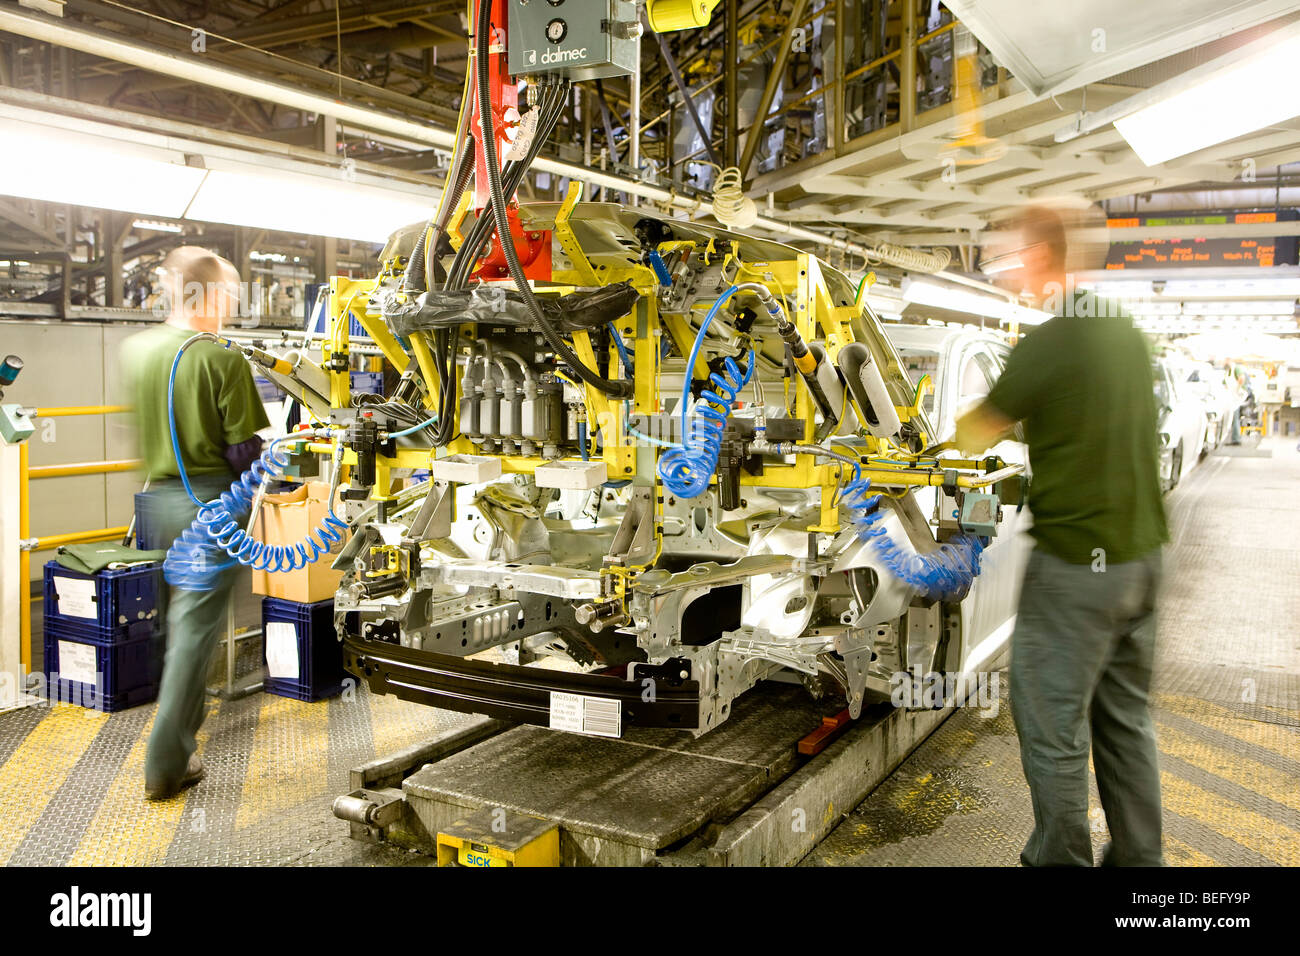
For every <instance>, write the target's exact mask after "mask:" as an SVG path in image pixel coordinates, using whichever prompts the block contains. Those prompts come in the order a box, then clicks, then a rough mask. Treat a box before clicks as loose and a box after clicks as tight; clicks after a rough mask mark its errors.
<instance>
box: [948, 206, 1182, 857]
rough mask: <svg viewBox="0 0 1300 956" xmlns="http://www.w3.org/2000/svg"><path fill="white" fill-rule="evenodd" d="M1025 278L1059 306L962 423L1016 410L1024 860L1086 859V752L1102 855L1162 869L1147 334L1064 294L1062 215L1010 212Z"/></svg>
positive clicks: (982, 430)
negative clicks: (1102, 816)
mask: <svg viewBox="0 0 1300 956" xmlns="http://www.w3.org/2000/svg"><path fill="white" fill-rule="evenodd" d="M1018 227H1019V243H1020V248H1019V249H1018V250H1017V256H1018V258H1019V260H1020V263H1021V266H1022V268H1021V274H1020V278H1021V279H1023V281H1024V288H1025V290H1026V292H1027V293H1028V294H1029V295H1030V296H1031V297H1033V298H1035V299H1036V300H1037V301H1038V302H1039V303H1040V304H1041V305H1042V306H1043V308H1044V309H1045V310H1046V311H1049V312H1053V313H1055V317H1054V318H1052V319H1049V320H1048V321H1046V322H1044V323H1043V324H1042V325H1040V326H1037V327H1036V328H1033V329H1031V330H1030V331H1029V333H1028V334H1027V335H1026V336H1025V337H1024V339H1023V340H1022V341H1021V342H1020V343H1019V344H1018V345H1016V347H1015V348H1014V349H1013V350H1012V352H1011V355H1010V357H1009V358H1008V360H1007V366H1006V370H1005V371H1004V372H1003V373H1002V376H1001V378H1000V379H999V381H998V382H997V384H996V385H994V387H993V389H992V390H991V391H990V393H989V395H988V396H987V398H986V400H985V401H984V402H983V403H982V404H981V405H979V406H977V407H976V408H975V409H973V410H972V411H971V412H969V413H968V414H966V415H964V416H963V417H962V418H961V419H960V420H959V421H958V423H957V436H956V441H957V445H958V447H960V448H961V449H962V451H964V452H968V453H971V454H977V453H979V452H981V451H983V450H984V449H986V448H988V447H989V446H990V445H992V444H994V443H995V442H996V441H998V440H999V439H1000V438H1001V437H1002V436H1004V435H1006V434H1008V433H1009V432H1010V431H1011V430H1012V429H1013V428H1014V427H1015V425H1016V424H1017V423H1019V422H1023V423H1024V430H1025V440H1026V442H1027V443H1028V446H1029V462H1030V466H1031V469H1032V473H1033V474H1032V479H1031V482H1030V486H1029V508H1030V510H1031V512H1032V513H1033V520H1034V524H1033V529H1032V530H1031V532H1030V533H1031V534H1032V535H1033V537H1034V539H1035V548H1034V551H1033V553H1032V554H1031V556H1030V559H1029V564H1028V567H1027V568H1026V571H1025V578H1024V583H1023V586H1022V589H1021V596H1020V605H1019V609H1018V613H1017V617H1016V625H1015V632H1014V634H1013V636H1012V640H1011V672H1010V678H1011V707H1012V714H1013V716H1014V718H1015V724H1016V731H1017V733H1018V735H1019V738H1020V752H1021V763H1022V765H1023V767H1024V771H1025V778H1026V780H1027V781H1028V783H1029V790H1030V795H1031V797H1032V800H1033V809H1034V829H1033V832H1032V834H1031V835H1030V837H1029V840H1028V842H1027V844H1026V846H1025V848H1024V851H1023V852H1022V853H1021V856H1020V859H1021V862H1023V863H1024V864H1026V865H1029V866H1053V865H1056V866H1091V865H1092V864H1093V850H1092V845H1091V839H1090V831H1089V820H1088V754H1089V745H1090V744H1091V750H1092V760H1093V764H1094V766H1095V769H1096V774H1097V788H1098V791H1099V792H1100V795H1101V802H1102V807H1103V809H1104V810H1105V812H1106V822H1107V825H1108V828H1109V830H1110V836H1111V842H1110V843H1109V845H1108V846H1107V847H1106V848H1105V850H1104V853H1103V858H1102V862H1103V863H1104V864H1111V865H1127V866H1159V865H1161V863H1162V853H1161V817H1160V777H1159V771H1158V768H1157V765H1156V743H1155V735H1154V732H1153V729H1152V723H1151V715H1150V712H1149V709H1148V693H1149V689H1150V684H1151V669H1152V657H1153V653H1154V648H1155V631H1156V590H1157V585H1158V582H1159V579H1160V552H1161V545H1162V544H1163V543H1164V542H1165V541H1166V540H1168V537H1169V535H1168V531H1167V528H1166V524H1165V511H1164V504H1163V501H1162V499H1161V488H1160V470H1159V454H1160V452H1159V441H1158V438H1157V419H1156V415H1157V412H1156V403H1155V398H1154V393H1153V380H1152V366H1151V357H1150V354H1149V351H1148V347H1147V344H1146V340H1145V339H1144V337H1143V335H1142V333H1141V332H1139V331H1138V330H1137V329H1135V328H1134V326H1133V323H1132V321H1131V319H1130V318H1129V317H1128V316H1127V315H1125V314H1124V313H1123V311H1122V310H1121V309H1120V308H1119V307H1118V306H1117V305H1116V304H1115V303H1113V302H1110V301H1108V300H1104V299H1098V298H1096V297H1095V296H1094V295H1092V294H1091V293H1087V292H1083V293H1077V294H1075V293H1070V292H1068V291H1067V290H1069V288H1070V287H1069V285H1068V284H1067V281H1066V272H1065V262H1066V251H1067V250H1066V237H1065V228H1064V226H1063V224H1062V221H1061V218H1060V217H1059V216H1058V215H1057V214H1056V213H1054V212H1052V211H1051V210H1047V209H1032V210H1029V211H1028V212H1026V213H1025V214H1024V215H1023V216H1022V217H1021V219H1020V221H1019V223H1018Z"/></svg>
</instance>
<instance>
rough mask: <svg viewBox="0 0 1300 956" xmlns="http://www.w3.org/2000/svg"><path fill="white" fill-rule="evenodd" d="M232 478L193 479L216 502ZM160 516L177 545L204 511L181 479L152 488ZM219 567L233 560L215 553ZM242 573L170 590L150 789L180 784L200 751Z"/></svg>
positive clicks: (232, 571) (149, 757)
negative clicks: (216, 654)
mask: <svg viewBox="0 0 1300 956" xmlns="http://www.w3.org/2000/svg"><path fill="white" fill-rule="evenodd" d="M231 481H232V478H231V477H230V476H220V477H218V476H206V475H205V476H196V477H194V478H191V479H190V483H191V485H192V486H193V487H194V493H195V495H197V496H198V497H199V498H200V499H202V500H203V501H211V500H212V499H213V498H216V497H217V496H218V495H219V494H221V492H223V491H225V490H226V489H227V488H229V487H230V482H231ZM150 494H151V495H153V498H154V501H155V504H156V507H157V512H158V515H159V526H160V528H161V529H162V531H163V533H164V535H165V539H166V541H167V542H168V543H170V542H171V541H173V540H175V539H176V538H177V537H178V536H179V535H180V533H181V532H182V531H184V530H185V529H186V528H188V527H189V526H190V522H192V521H193V520H194V516H195V514H197V512H198V507H197V506H196V505H195V504H194V502H193V501H191V500H190V498H189V496H188V495H187V494H186V493H185V489H184V488H183V487H182V486H181V483H180V481H179V480H175V479H173V480H170V481H165V482H162V483H161V484H158V485H155V486H154V487H153V488H152V489H150ZM206 559H207V560H211V561H213V562H214V563H215V564H221V563H223V559H224V560H226V561H228V560H229V559H228V558H226V557H225V555H223V554H221V553H220V552H215V551H213V552H210V553H209V554H208V555H206ZM238 574H239V571H238V568H234V567H232V568H228V569H226V570H223V571H220V572H218V573H217V574H216V575H215V578H214V582H213V587H212V589H211V590H208V591H187V590H183V589H181V588H176V587H173V588H171V589H170V594H169V599H168V605H167V656H166V657H165V658H164V661H163V674H162V687H161V688H160V689H159V692H158V711H157V713H156V714H155V715H154V721H153V732H152V733H151V734H150V735H149V750H148V753H147V754H146V756H145V764H144V775H145V782H146V784H147V785H148V786H150V787H154V786H163V785H166V784H175V783H179V782H180V781H181V779H182V778H183V777H184V776H185V767H186V764H188V763H189V759H190V755H191V754H192V753H194V750H195V748H196V746H197V744H196V743H195V739H194V738H195V735H196V734H197V733H198V731H199V727H200V726H202V724H203V716H204V696H205V694H206V693H207V677H208V667H209V665H210V663H211V660H212V652H213V650H215V648H216V646H217V642H218V640H219V639H220V637H221V634H222V632H223V631H224V630H225V627H226V606H227V603H228V602H229V600H230V591H231V588H232V587H233V586H234V583H235V580H236V579H237V577H238Z"/></svg>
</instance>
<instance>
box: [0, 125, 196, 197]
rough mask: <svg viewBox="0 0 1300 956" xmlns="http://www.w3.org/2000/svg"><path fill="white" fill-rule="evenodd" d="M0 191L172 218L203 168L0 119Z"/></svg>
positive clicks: (163, 153) (165, 153)
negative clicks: (2, 145) (2, 146)
mask: <svg viewBox="0 0 1300 956" xmlns="http://www.w3.org/2000/svg"><path fill="white" fill-rule="evenodd" d="M0 143H4V144H5V145H4V149H0V193H4V194H6V195H9V196H21V197H23V198H25V199H38V200H42V201H45V202H56V203H64V204H68V205H73V206H93V207H95V208H98V209H114V210H118V211H120V212H133V213H140V214H142V215H146V216H163V217H166V218H169V219H176V218H179V217H180V216H181V214H182V213H184V212H185V207H186V206H188V205H189V202H190V199H191V198H192V197H193V196H194V191H195V190H196V189H197V188H198V186H199V182H200V181H201V180H202V179H203V170H201V169H193V168H191V167H189V166H186V165H185V157H184V155H183V154H181V153H176V152H171V151H169V150H161V149H154V148H152V147H145V146H136V145H132V144H130V143H124V142H120V141H115V140H107V139H103V138H100V137H95V136H85V135H83V134H79V133H72V132H68V131H66V130H60V129H54V128H53V127H48V126H37V125H35V124H32V123H21V122H17V121H14V120H5V119H0Z"/></svg>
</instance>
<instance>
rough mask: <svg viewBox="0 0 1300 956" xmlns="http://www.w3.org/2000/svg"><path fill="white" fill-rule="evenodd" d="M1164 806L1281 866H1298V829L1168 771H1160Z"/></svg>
mask: <svg viewBox="0 0 1300 956" xmlns="http://www.w3.org/2000/svg"><path fill="white" fill-rule="evenodd" d="M1160 791H1161V797H1162V798H1163V799H1162V802H1163V803H1164V807H1165V809H1166V810H1168V811H1170V812H1171V813H1176V814H1178V815H1179V816H1180V817H1186V818H1187V819H1189V820H1195V821H1196V822H1197V823H1201V824H1204V825H1205V826H1207V827H1209V828H1210V829H1211V830H1213V831H1215V832H1216V833H1219V834H1221V835H1223V836H1225V837H1227V838H1228V839H1229V840H1232V841H1233V842H1234V843H1240V844H1241V845H1242V846H1244V847H1249V848H1250V849H1252V850H1254V851H1255V852H1256V853H1258V854H1260V855H1261V856H1264V857H1266V858H1267V859H1269V860H1272V861H1273V862H1274V863H1277V864H1279V865H1281V866H1300V832H1297V831H1296V830H1293V829H1291V828H1290V827H1288V826H1284V825H1283V824H1281V823H1278V822H1277V821H1276V820H1273V819H1271V818H1269V817H1266V816H1265V815H1264V814H1262V813H1258V812H1256V811H1254V810H1251V809H1248V808H1247V807H1243V806H1242V805H1241V804H1239V803H1236V802H1234V801H1232V800H1228V799H1226V798H1225V797H1221V796H1219V795H1218V794H1217V793H1211V792H1210V791H1209V790H1206V789H1204V788H1203V787H1198V786H1196V784H1194V783H1188V782H1187V781H1186V780H1183V779H1182V778H1181V777H1175V776H1174V775H1173V774H1171V773H1162V774H1161V775H1160Z"/></svg>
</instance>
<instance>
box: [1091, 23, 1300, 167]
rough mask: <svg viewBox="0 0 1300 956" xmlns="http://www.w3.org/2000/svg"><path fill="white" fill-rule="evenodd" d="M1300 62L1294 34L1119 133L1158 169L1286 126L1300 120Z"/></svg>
mask: <svg viewBox="0 0 1300 956" xmlns="http://www.w3.org/2000/svg"><path fill="white" fill-rule="evenodd" d="M1297 60H1300V36H1297V35H1294V33H1293V31H1292V35H1290V36H1288V37H1286V38H1285V39H1283V40H1281V41H1280V42H1277V43H1274V44H1272V45H1270V46H1268V47H1267V48H1265V49H1261V50H1260V51H1259V52H1257V53H1253V54H1250V55H1247V56H1245V57H1243V58H1241V59H1239V60H1237V61H1236V62H1233V63H1231V64H1230V65H1228V66H1225V67H1223V68H1222V69H1219V70H1215V71H1214V72H1212V73H1210V74H1208V75H1207V76H1205V77H1204V78H1203V79H1198V80H1196V81H1195V82H1193V83H1191V84H1190V85H1187V86H1184V87H1183V88H1181V89H1179V90H1178V91H1177V92H1175V93H1172V94H1171V95H1169V96H1167V97H1165V98H1164V99H1162V100H1159V101H1158V102H1155V103H1152V104H1151V105H1150V106H1146V107H1143V108H1142V109H1140V110H1138V111H1137V112H1135V113H1130V114H1129V115H1128V116H1125V117H1122V118H1120V119H1117V120H1115V129H1117V130H1119V133H1120V135H1121V136H1123V137H1124V139H1126V140H1128V144H1129V146H1131V147H1133V151H1134V152H1135V153H1137V154H1138V158H1140V159H1141V160H1142V162H1144V163H1146V164H1147V165H1148V166H1155V165H1157V164H1159V163H1163V162H1165V161H1166V160H1169V159H1173V158H1174V157H1175V156H1183V155H1185V154H1187V153H1192V152H1195V151H1196V150H1199V149H1205V148H1206V147H1207V146H1213V145H1214V144H1215V143H1222V142H1224V141H1225V140H1229V139H1235V138H1236V137H1238V136H1244V135H1245V134H1246V133H1249V132H1252V131H1254V130H1257V129H1263V128H1264V127H1266V126H1272V125H1275V124H1277V123H1281V122H1283V121H1285V120H1288V119H1291V118H1292V117H1294V116H1298V115H1300V86H1297V84H1296V83H1295V66H1296V62H1297ZM1171 82H1173V83H1177V80H1176V79H1175V80H1173V81H1171Z"/></svg>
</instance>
